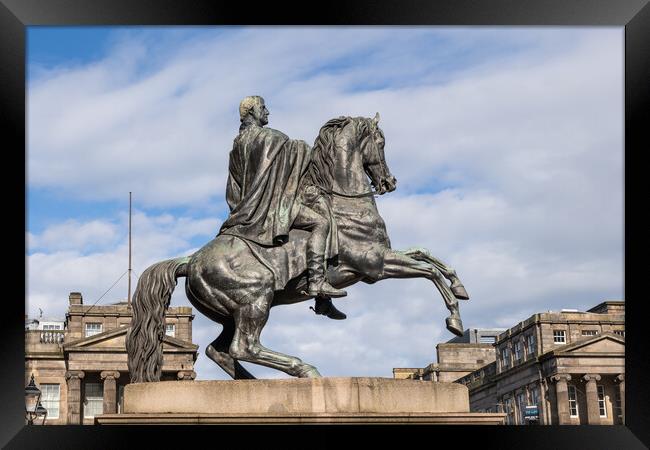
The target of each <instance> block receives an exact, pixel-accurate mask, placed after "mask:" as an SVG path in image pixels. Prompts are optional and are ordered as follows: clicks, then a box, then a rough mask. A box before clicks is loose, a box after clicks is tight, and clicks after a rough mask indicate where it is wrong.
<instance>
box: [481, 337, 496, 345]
mask: <svg viewBox="0 0 650 450" xmlns="http://www.w3.org/2000/svg"><path fill="white" fill-rule="evenodd" d="M478 341H479V343H481V344H494V343H495V342H496V341H497V338H496V336H480V337H479V338H478Z"/></svg>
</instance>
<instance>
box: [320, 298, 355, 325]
mask: <svg viewBox="0 0 650 450" xmlns="http://www.w3.org/2000/svg"><path fill="white" fill-rule="evenodd" d="M312 309H313V310H314V312H315V313H316V314H320V315H323V316H327V317H329V318H330V319H334V320H343V319H345V318H346V317H348V316H346V315H345V314H344V313H342V312H341V311H339V310H338V309H336V307H335V306H334V303H332V299H331V298H329V297H323V296H318V297H316V308H312Z"/></svg>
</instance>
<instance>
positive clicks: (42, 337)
mask: <svg viewBox="0 0 650 450" xmlns="http://www.w3.org/2000/svg"><path fill="white" fill-rule="evenodd" d="M131 317H132V310H131V307H130V305H128V304H127V302H118V303H115V304H112V305H84V304H83V298H82V295H81V294H80V293H78V292H71V293H70V296H69V308H68V312H67V313H66V317H65V320H60V321H57V320H54V319H50V320H47V321H43V320H41V321H39V320H38V319H35V320H31V321H29V322H28V323H26V326H25V384H27V383H28V382H29V379H30V377H31V375H32V374H33V375H34V379H35V381H36V385H37V386H38V388H39V389H40V390H41V392H42V397H41V402H42V404H43V406H44V407H45V408H46V409H47V411H48V415H47V420H46V424H47V425H62V424H93V423H94V417H95V416H96V415H100V414H109V413H119V412H120V411H121V408H122V398H123V397H122V393H123V389H124V386H125V385H126V384H128V383H129V373H128V367H127V354H126V347H125V337H126V332H127V327H128V325H129V324H130V323H131ZM193 318H194V316H193V315H192V308H191V307H187V306H179V307H171V308H169V309H168V310H167V313H166V317H165V322H166V330H165V336H164V339H163V367H162V378H161V379H162V380H178V379H194V378H195V377H196V373H195V372H194V362H195V361H196V358H197V349H198V346H197V345H195V344H193V343H192V319H193Z"/></svg>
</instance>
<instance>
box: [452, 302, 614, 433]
mask: <svg viewBox="0 0 650 450" xmlns="http://www.w3.org/2000/svg"><path fill="white" fill-rule="evenodd" d="M495 350H496V361H495V362H493V363H491V364H488V365H486V366H484V367H482V368H480V369H478V370H475V371H473V372H472V373H470V374H468V375H465V376H463V377H461V378H460V379H459V380H458V381H457V382H459V383H463V384H465V385H466V386H467V387H468V388H469V394H470V409H471V411H474V412H505V413H507V414H508V416H507V418H506V423H509V424H526V423H528V422H529V420H530V419H527V418H526V407H528V408H529V410H530V409H533V410H535V409H536V410H537V414H536V416H537V418H536V419H533V420H534V421H535V423H539V424H558V425H579V424H590V425H615V424H624V422H625V302H623V301H605V302H603V303H600V304H599V305H597V306H595V307H593V308H591V309H589V310H588V311H585V312H581V311H577V310H566V309H565V310H562V311H558V312H554V311H548V312H545V313H538V314H534V315H533V316H531V317H529V318H528V319H526V320H524V321H522V322H520V323H518V324H517V325H515V326H514V327H512V328H510V329H509V330H506V331H505V332H503V333H502V334H500V335H499V337H498V338H497V341H496V343H495ZM535 407H536V408H535Z"/></svg>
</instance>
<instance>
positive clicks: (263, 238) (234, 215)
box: [219, 124, 338, 289]
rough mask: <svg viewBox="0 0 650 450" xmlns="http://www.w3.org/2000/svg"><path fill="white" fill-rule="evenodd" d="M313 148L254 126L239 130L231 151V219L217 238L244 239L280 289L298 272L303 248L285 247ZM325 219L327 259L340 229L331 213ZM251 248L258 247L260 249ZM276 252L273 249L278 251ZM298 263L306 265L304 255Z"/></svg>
mask: <svg viewBox="0 0 650 450" xmlns="http://www.w3.org/2000/svg"><path fill="white" fill-rule="evenodd" d="M311 151H312V150H311V148H310V147H309V145H307V143H305V142H304V141H301V140H294V139H289V137H288V136H286V135H285V134H284V133H281V132H280V131H277V130H274V129H272V128H263V127H259V126H257V125H254V124H251V125H248V126H247V127H245V128H243V129H242V130H240V133H239V135H238V136H237V137H236V138H235V140H234V143H233V149H232V151H231V152H230V163H229V175H228V183H227V186H226V201H227V202H228V206H229V207H230V216H229V217H228V219H226V221H225V222H224V223H223V225H222V226H221V229H220V231H219V235H221V234H228V235H233V236H237V237H239V238H242V239H243V240H244V241H245V242H246V243H247V244H248V246H249V248H250V249H251V251H252V252H253V253H254V254H255V256H256V257H257V258H258V259H259V260H260V262H262V263H263V264H264V265H265V266H267V267H268V268H269V269H270V270H271V271H272V272H273V274H274V276H275V280H276V283H275V284H276V289H280V288H282V287H283V286H284V284H285V283H286V282H287V281H288V280H289V279H291V278H293V276H295V275H296V270H297V269H298V267H293V266H294V265H295V263H298V261H294V262H292V259H294V258H295V256H297V255H296V250H297V248H301V247H304V244H302V243H301V244H302V245H300V244H298V245H297V247H296V244H297V243H296V244H292V245H288V246H287V245H282V244H285V243H287V242H288V241H289V230H290V229H291V225H292V224H293V222H294V220H295V219H296V216H297V215H298V212H299V211H300V207H301V204H302V203H303V201H304V199H303V195H304V190H303V189H302V187H301V179H302V177H303V176H304V175H305V173H306V171H307V169H308V167H309V163H310V161H311ZM324 220H328V221H329V222H330V233H329V236H328V245H327V251H326V255H325V256H326V257H327V258H332V257H333V256H335V254H336V253H338V242H337V239H336V237H337V235H336V224H335V222H334V219H333V217H332V215H331V211H330V210H329V208H328V214H327V216H326V217H324ZM251 243H255V244H259V245H260V246H262V247H261V248H260V247H259V246H256V245H251ZM277 246H281V247H280V248H279V249H278V248H269V247H277ZM300 256H301V257H300V258H298V260H303V259H304V255H300Z"/></svg>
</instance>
